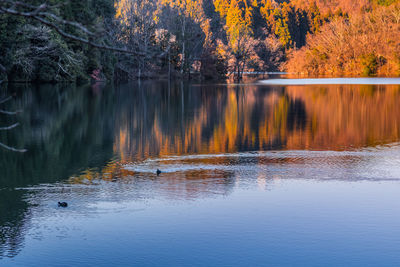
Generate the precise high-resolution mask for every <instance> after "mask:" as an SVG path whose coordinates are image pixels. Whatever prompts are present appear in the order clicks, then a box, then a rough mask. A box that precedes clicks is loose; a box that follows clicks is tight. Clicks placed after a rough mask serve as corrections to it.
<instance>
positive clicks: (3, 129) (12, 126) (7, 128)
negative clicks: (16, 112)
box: [0, 122, 19, 131]
mask: <svg viewBox="0 0 400 267" xmlns="http://www.w3.org/2000/svg"><path fill="white" fill-rule="evenodd" d="M18 125H19V123H18V122H17V123H15V124H13V125H10V126H7V127H0V131H7V130H11V129H14V128H15V127H17V126H18Z"/></svg>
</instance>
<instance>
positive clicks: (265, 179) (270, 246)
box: [0, 80, 400, 266]
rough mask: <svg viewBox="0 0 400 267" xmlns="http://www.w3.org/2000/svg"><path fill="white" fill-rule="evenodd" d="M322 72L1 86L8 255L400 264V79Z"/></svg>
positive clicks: (1, 182) (86, 262) (0, 162)
mask: <svg viewBox="0 0 400 267" xmlns="http://www.w3.org/2000/svg"><path fill="white" fill-rule="evenodd" d="M385 81H388V82H385ZM347 82H348V81H347ZM313 83H316V84H304V83H303V82H296V81H294V82H288V81H287V82H283V83H280V82H275V83H274V82H272V83H270V84H268V82H267V84H262V83H258V82H254V83H248V84H236V85H235V84H231V85H226V84H196V83H182V82H171V83H168V82H165V81H151V82H150V81H146V82H141V83H132V84H124V85H106V84H95V85H92V86H83V87H76V86H72V85H69V84H57V85H29V84H15V85H12V86H10V87H9V88H8V89H6V88H3V89H1V90H0V99H1V98H2V97H3V96H8V95H11V96H13V99H12V100H11V101H8V102H6V103H3V104H2V105H1V109H4V110H11V111H13V110H21V112H20V113H18V114H17V115H15V116H14V115H4V114H3V115H0V127H4V126H8V125H12V124H13V123H16V122H18V123H19V124H20V125H19V126H18V127H17V128H15V129H12V130H9V131H0V142H1V143H3V144H6V145H8V146H12V147H15V148H20V149H22V148H23V149H27V152H25V153H16V152H12V151H9V150H6V149H3V148H0V265H1V266H118V265H119V266H121V265H122V266H127V265H128V266H397V265H399V264H400V227H399V225H400V85H398V84H390V83H392V82H390V81H389V80H384V82H377V81H373V82H371V84H368V82H365V81H363V82H362V84H357V82H348V83H352V84H340V82H337V81H336V82H332V84H329V83H327V82H326V81H325V80H324V82H323V83H324V84H318V82H315V81H314V82H313ZM385 83H388V84H385ZM157 169H160V170H161V173H160V174H159V175H157V174H156V170H157ZM58 201H66V202H68V207H66V208H62V207H58V205H57V202H58Z"/></svg>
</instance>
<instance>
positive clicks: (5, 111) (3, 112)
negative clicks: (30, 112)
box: [0, 109, 22, 115]
mask: <svg viewBox="0 0 400 267" xmlns="http://www.w3.org/2000/svg"><path fill="white" fill-rule="evenodd" d="M21 112H22V111H21V110H17V111H8V110H2V109H0V114H6V115H16V114H18V113H21Z"/></svg>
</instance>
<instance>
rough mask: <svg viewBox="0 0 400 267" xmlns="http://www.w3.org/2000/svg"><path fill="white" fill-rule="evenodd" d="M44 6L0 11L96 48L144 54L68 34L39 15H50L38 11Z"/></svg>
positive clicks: (17, 3) (53, 16)
mask: <svg viewBox="0 0 400 267" xmlns="http://www.w3.org/2000/svg"><path fill="white" fill-rule="evenodd" d="M4 2H7V3H10V2H13V1H5V0H3V1H1V0H0V3H4ZM13 3H15V5H22V4H21V3H20V2H13ZM24 5H25V4H24ZM26 6H29V7H30V8H33V6H30V5H26ZM44 8H46V5H44V4H42V5H40V6H39V7H36V9H35V10H34V11H31V12H23V11H18V10H16V9H14V8H5V7H2V6H0V11H2V12H3V13H7V14H10V15H16V16H21V17H26V18H31V19H34V20H37V21H39V22H40V23H42V24H44V25H46V26H48V27H50V28H53V29H54V30H55V31H56V32H58V33H59V34H60V35H61V36H63V37H65V38H68V39H71V40H74V41H78V42H81V43H84V44H87V45H89V46H92V47H95V48H98V49H103V50H111V51H115V52H120V53H126V54H133V55H137V56H145V54H144V53H141V52H137V51H131V50H127V49H124V48H118V47H113V46H108V45H101V44H97V43H94V42H92V41H91V40H89V39H85V38H81V37H78V36H75V35H72V34H69V33H67V32H65V31H63V30H62V29H61V28H60V27H59V26H58V25H56V24H54V23H52V22H50V21H49V20H47V19H45V18H43V17H41V15H42V16H43V15H47V16H49V15H50V13H47V12H39V11H40V10H43V9H44ZM50 17H51V18H53V19H55V20H57V21H58V22H62V23H64V24H69V25H72V26H75V27H77V28H79V29H80V30H82V31H83V32H85V33H90V34H89V35H91V34H92V33H91V32H90V31H89V30H88V29H86V28H85V27H83V26H82V25H80V24H78V23H75V22H70V21H66V20H63V19H61V18H58V17H57V16H55V15H51V16H50Z"/></svg>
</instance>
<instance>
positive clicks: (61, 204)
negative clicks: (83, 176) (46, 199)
mask: <svg viewBox="0 0 400 267" xmlns="http://www.w3.org/2000/svg"><path fill="white" fill-rule="evenodd" d="M58 206H59V207H63V208H66V207H68V203H67V202H58Z"/></svg>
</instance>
